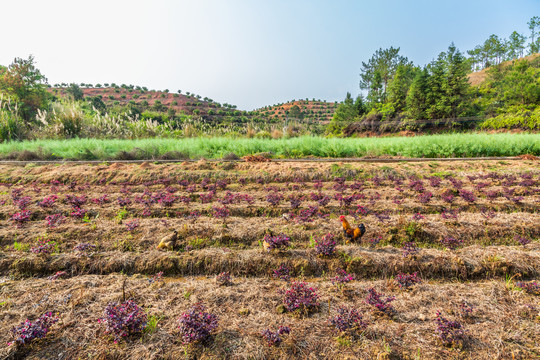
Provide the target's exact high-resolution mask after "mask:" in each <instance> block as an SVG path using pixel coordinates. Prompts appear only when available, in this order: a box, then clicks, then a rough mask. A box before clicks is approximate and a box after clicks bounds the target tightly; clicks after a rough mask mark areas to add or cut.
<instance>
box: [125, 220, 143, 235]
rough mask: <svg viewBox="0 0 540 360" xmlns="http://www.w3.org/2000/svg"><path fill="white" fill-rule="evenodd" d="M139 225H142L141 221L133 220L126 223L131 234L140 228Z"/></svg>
mask: <svg viewBox="0 0 540 360" xmlns="http://www.w3.org/2000/svg"><path fill="white" fill-rule="evenodd" d="M139 225H140V221H139V219H133V220H129V221H126V229H127V231H129V232H133V231H135V229H137V228H138V227H139Z"/></svg>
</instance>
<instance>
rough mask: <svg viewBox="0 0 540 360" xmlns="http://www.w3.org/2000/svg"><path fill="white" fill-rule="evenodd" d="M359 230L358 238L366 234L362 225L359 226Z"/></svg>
mask: <svg viewBox="0 0 540 360" xmlns="http://www.w3.org/2000/svg"><path fill="white" fill-rule="evenodd" d="M359 228H360V236H364V234H365V233H366V227H365V226H364V224H360V226H359Z"/></svg>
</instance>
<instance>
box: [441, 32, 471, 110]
mask: <svg viewBox="0 0 540 360" xmlns="http://www.w3.org/2000/svg"><path fill="white" fill-rule="evenodd" d="M446 62H447V64H448V65H447V66H448V70H447V76H446V81H445V82H444V83H443V84H444V88H445V90H446V94H445V95H446V96H445V98H444V103H445V108H447V109H448V113H447V115H448V116H450V117H452V118H457V117H459V116H461V115H462V114H463V113H464V112H465V110H466V106H467V105H466V104H467V102H466V99H467V90H468V89H469V86H470V85H469V80H468V76H467V65H466V61H465V57H464V56H463V54H462V53H461V52H460V51H459V50H458V49H457V48H456V46H455V45H454V43H452V44H450V46H449V47H448V52H447V53H446Z"/></svg>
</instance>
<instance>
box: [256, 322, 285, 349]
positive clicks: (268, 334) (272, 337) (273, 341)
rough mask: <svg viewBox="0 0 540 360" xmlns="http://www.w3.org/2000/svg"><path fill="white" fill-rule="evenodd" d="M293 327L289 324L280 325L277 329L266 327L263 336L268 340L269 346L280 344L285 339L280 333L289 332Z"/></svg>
mask: <svg viewBox="0 0 540 360" xmlns="http://www.w3.org/2000/svg"><path fill="white" fill-rule="evenodd" d="M290 332H291V329H290V328H289V327H288V326H280V327H279V329H278V330H277V331H275V332H274V331H271V330H270V329H266V330H264V331H262V332H261V336H262V337H263V339H264V340H265V341H266V343H267V345H268V346H278V345H279V344H281V342H282V341H283V340H282V339H281V337H280V335H283V334H289V333H290Z"/></svg>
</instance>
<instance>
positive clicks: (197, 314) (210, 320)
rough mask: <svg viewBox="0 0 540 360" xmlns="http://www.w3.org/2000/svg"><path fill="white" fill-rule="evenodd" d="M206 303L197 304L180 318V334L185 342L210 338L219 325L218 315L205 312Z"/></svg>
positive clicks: (189, 342)
mask: <svg viewBox="0 0 540 360" xmlns="http://www.w3.org/2000/svg"><path fill="white" fill-rule="evenodd" d="M205 310H206V308H205V307H204V305H202V304H200V303H198V304H195V306H193V307H192V308H191V309H190V310H189V311H188V312H185V313H183V314H182V315H181V316H180V319H179V320H178V323H179V329H180V336H181V337H182V341H183V343H184V344H191V343H196V342H199V341H204V340H206V339H208V338H209V337H210V335H211V333H212V331H214V330H215V329H216V328H217V326H218V317H217V316H216V315H214V314H212V313H207V312H205Z"/></svg>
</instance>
